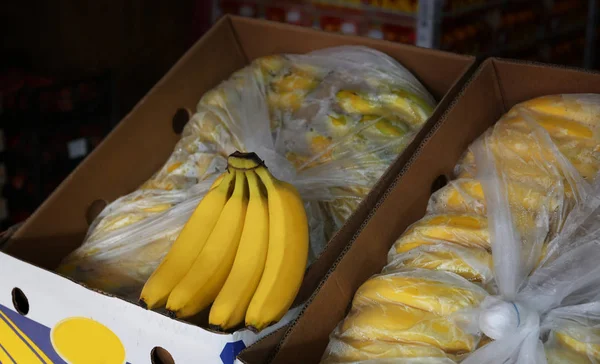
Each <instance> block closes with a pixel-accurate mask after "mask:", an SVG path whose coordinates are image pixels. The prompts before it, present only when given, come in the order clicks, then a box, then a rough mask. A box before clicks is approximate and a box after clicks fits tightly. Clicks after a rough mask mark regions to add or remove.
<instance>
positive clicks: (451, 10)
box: [212, 0, 597, 68]
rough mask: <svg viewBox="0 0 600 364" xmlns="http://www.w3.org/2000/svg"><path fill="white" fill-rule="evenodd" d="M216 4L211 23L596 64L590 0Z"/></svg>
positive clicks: (235, 0)
mask: <svg viewBox="0 0 600 364" xmlns="http://www.w3.org/2000/svg"><path fill="white" fill-rule="evenodd" d="M212 2H213V7H214V10H213V12H212V14H213V21H215V20H216V19H218V18H219V17H220V16H221V15H223V14H226V13H229V14H237V15H242V16H247V17H255V18H263V19H270V20H274V21H280V22H286V23H291V24H297V25H303V26H308V27H313V28H317V29H322V30H326V31H331V32H338V33H343V34H352V35H359V36H366V37H371V38H377V39H385V40H390V41H394V42H401V43H406V44H414V45H418V46H421V47H427V48H437V49H443V50H448V51H452V52H458V53H463V54H471V55H475V56H479V57H486V56H504V57H513V58H522V59H527V60H536V61H544V62H552V63H559V64H565V65H571V66H579V67H586V68H593V67H595V66H596V64H595V59H596V57H595V48H596V41H595V40H596V29H597V1H592V0H589V1H586V0H544V1H531V0H496V1H483V0H454V1H453V0H446V1H443V0H306V1H292V0H287V1H285V0H283V1H281V0H213V1H212ZM566 38H568V39H566Z"/></svg>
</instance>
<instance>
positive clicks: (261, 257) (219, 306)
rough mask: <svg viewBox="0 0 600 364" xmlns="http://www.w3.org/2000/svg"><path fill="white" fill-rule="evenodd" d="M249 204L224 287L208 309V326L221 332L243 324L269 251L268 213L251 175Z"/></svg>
mask: <svg viewBox="0 0 600 364" xmlns="http://www.w3.org/2000/svg"><path fill="white" fill-rule="evenodd" d="M246 179H247V181H248V187H249V189H250V202H249V203H248V210H247V212H246V221H245V222H244V229H243V231H242V236H241V238H240V244H239V247H238V250H237V254H236V256H235V261H234V262H233V267H232V268H231V273H229V277H227V280H226V281H225V285H224V286H223V288H222V289H221V292H219V295H218V296H217V298H216V299H215V302H214V303H213V305H212V307H211V309H210V315H209V318H208V322H209V324H210V325H214V326H218V328H219V329H221V330H227V329H230V328H233V327H235V326H237V325H239V324H241V323H243V322H244V316H245V314H246V310H247V309H248V305H249V304H250V300H251V299H252V295H253V294H254V292H255V291H256V287H257V286H258V282H259V281H260V278H261V276H262V274H263V270H264V268H265V260H266V259H267V249H268V247H269V210H268V206H267V204H268V202H267V196H266V194H265V193H264V192H263V191H261V189H263V188H264V187H263V186H262V184H261V183H260V181H259V179H258V177H257V176H256V174H255V173H254V172H253V171H247V172H246Z"/></svg>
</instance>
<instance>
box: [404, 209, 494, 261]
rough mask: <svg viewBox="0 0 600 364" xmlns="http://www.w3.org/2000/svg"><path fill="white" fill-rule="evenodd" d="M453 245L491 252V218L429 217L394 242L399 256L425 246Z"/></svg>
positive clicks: (472, 216)
mask: <svg viewBox="0 0 600 364" xmlns="http://www.w3.org/2000/svg"><path fill="white" fill-rule="evenodd" d="M440 240H441V241H445V242H450V243H454V244H458V245H461V246H465V247H476V248H484V249H490V233H489V231H488V228H487V218H486V217H482V216H478V215H469V214H439V215H429V216H425V217H424V218H422V219H421V220H419V221H417V222H416V223H414V224H413V225H411V226H410V227H409V228H408V229H407V230H406V232H405V233H404V235H402V236H401V237H400V239H398V240H397V241H396V243H394V248H393V249H395V250H396V253H398V254H400V253H405V252H407V251H409V250H411V249H414V248H416V247H419V246H421V245H431V244H436V243H438V242H439V241H440Z"/></svg>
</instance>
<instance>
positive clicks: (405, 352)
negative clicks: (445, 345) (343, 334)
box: [321, 337, 455, 364]
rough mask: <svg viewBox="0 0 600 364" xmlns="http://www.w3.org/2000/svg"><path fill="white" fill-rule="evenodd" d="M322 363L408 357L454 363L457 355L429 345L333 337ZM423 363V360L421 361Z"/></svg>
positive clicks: (331, 363)
mask: <svg viewBox="0 0 600 364" xmlns="http://www.w3.org/2000/svg"><path fill="white" fill-rule="evenodd" d="M325 352H326V355H325V356H324V357H323V359H322V360H321V364H334V363H357V362H361V363H362V362H363V361H369V360H381V359H395V360H402V359H407V358H421V359H422V358H438V359H443V358H448V359H450V360H448V361H442V362H441V363H454V361H453V360H454V359H455V356H454V355H451V354H446V353H445V352H444V351H443V350H441V349H439V348H436V347H435V346H429V345H414V344H407V343H402V342H388V341H381V340H368V341H363V340H354V339H338V338H335V337H332V338H331V341H330V342H329V346H328V347H327V350H325ZM419 362H420V363H421V361H419Z"/></svg>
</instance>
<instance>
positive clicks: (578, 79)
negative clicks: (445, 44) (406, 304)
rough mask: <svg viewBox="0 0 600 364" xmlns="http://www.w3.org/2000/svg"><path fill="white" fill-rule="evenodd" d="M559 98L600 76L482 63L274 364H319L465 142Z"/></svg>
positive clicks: (593, 89)
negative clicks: (519, 107)
mask: <svg viewBox="0 0 600 364" xmlns="http://www.w3.org/2000/svg"><path fill="white" fill-rule="evenodd" d="M561 93H600V74H597V73H591V72H586V71H583V70H574V69H567V68H559V67H554V66H549V65H543V64H532V63H525V62H518V61H510V60H503V59H498V58H491V59H488V60H486V61H485V62H483V64H482V65H481V66H480V67H479V69H478V70H477V71H476V72H475V74H474V75H473V76H472V78H471V79H470V80H469V81H468V82H467V83H466V84H465V86H464V88H463V89H462V90H461V92H460V95H459V96H458V98H457V99H456V100H455V102H454V103H453V105H452V106H451V107H450V108H449V109H448V111H447V113H446V114H445V115H444V116H443V117H442V118H441V119H440V120H439V121H438V123H437V125H435V126H434V128H433V129H432V130H431V131H430V132H429V134H428V135H427V136H426V138H425V139H424V140H423V142H422V143H421V145H420V146H419V148H418V150H417V152H416V153H415V154H414V155H413V157H412V159H411V160H410V161H409V163H407V165H406V166H405V168H403V169H402V171H401V172H400V173H399V174H398V175H397V176H396V179H395V180H394V181H393V183H392V184H391V186H390V188H389V189H388V190H387V191H386V192H385V194H384V198H382V200H381V201H380V202H379V203H378V204H377V207H376V209H375V211H374V213H373V214H372V215H371V216H370V218H369V219H368V221H366V222H365V224H364V225H363V226H362V228H361V230H360V231H359V232H357V233H356V235H355V237H354V239H352V240H351V241H350V242H349V244H348V245H347V246H346V249H345V250H344V252H343V253H342V255H341V256H340V258H339V259H338V261H337V262H336V264H335V265H334V266H333V267H332V268H331V270H330V271H329V273H328V274H327V276H326V278H325V279H324V280H323V281H322V282H321V284H320V286H319V288H318V289H317V290H316V291H315V293H314V294H313V295H312V297H311V298H310V300H309V302H310V303H309V304H308V305H307V306H306V308H305V310H304V311H303V312H302V313H301V315H300V317H299V318H298V319H297V321H295V322H293V323H292V324H290V326H289V329H288V330H287V332H286V333H285V334H284V337H283V339H282V342H281V343H280V344H279V346H278V348H277V349H276V354H275V355H274V358H273V361H272V363H273V364H283V363H285V364H292V363H302V364H308V363H318V362H319V360H320V358H321V356H322V355H323V352H324V350H325V347H326V346H327V343H328V342H329V334H330V333H331V332H332V331H333V329H334V328H335V326H336V325H337V324H338V323H339V322H340V321H341V320H342V319H343V318H344V317H345V316H346V313H347V312H348V309H349V307H350V304H351V301H352V298H353V296H354V293H355V292H356V290H357V289H358V288H359V287H360V285H361V284H362V283H364V282H365V281H366V280H367V279H368V278H369V277H370V276H372V275H373V274H377V273H379V272H380V271H381V269H382V268H383V266H384V265H385V264H386V259H387V252H388V250H389V249H390V247H391V246H392V244H393V243H394V241H395V240H396V239H397V238H398V237H399V236H400V234H401V233H402V232H403V231H404V230H405V229H406V228H407V227H408V226H409V225H410V224H412V223H413V222H415V221H417V220H418V219H420V218H422V217H423V216H424V214H425V209H426V207H427V202H428V200H429V197H430V195H431V194H432V193H433V192H434V191H436V190H437V189H439V188H441V187H442V186H443V185H444V184H445V182H446V181H447V180H448V179H449V178H450V176H452V171H453V169H454V166H455V165H456V163H457V162H458V160H459V158H460V157H461V156H462V154H463V152H465V150H466V149H467V147H468V146H469V145H470V144H471V142H473V141H474V140H475V139H476V138H477V137H479V136H480V135H481V134H482V133H483V132H484V131H485V130H487V129H488V128H489V127H490V126H492V125H493V124H494V123H495V122H496V121H497V120H498V119H499V118H500V117H501V116H502V115H503V114H504V113H506V112H507V111H508V110H509V109H510V108H511V107H512V106H514V105H515V104H517V103H519V102H523V101H526V100H529V99H532V98H534V97H538V96H543V95H551V94H561ZM259 346H260V343H259V344H258V345H257V346H255V347H254V348H253V349H254V350H259Z"/></svg>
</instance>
